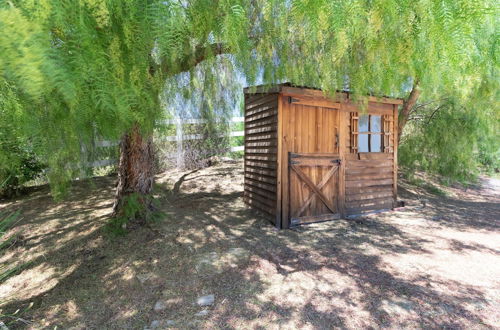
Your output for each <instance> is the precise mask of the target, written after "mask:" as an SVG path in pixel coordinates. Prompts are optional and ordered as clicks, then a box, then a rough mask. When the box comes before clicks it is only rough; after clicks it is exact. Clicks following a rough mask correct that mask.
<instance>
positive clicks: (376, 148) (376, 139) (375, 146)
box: [370, 134, 382, 152]
mask: <svg viewBox="0 0 500 330" xmlns="http://www.w3.org/2000/svg"><path fill="white" fill-rule="evenodd" d="M370 138H371V140H370V142H371V145H370V147H371V149H372V150H370V151H371V152H381V151H382V144H381V140H382V136H380V135H379V134H372V135H371V136H370Z"/></svg>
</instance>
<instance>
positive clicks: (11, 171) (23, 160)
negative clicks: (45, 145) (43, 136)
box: [0, 81, 44, 198]
mask: <svg viewBox="0 0 500 330" xmlns="http://www.w3.org/2000/svg"><path fill="white" fill-rule="evenodd" d="M25 115H26V114H25V113H24V112H23V111H22V105H21V104H20V103H19V99H18V98H17V97H16V93H15V90H14V87H13V86H10V85H9V84H7V83H6V82H5V81H3V84H1V85H0V118H2V120H1V121H0V198H1V197H12V196H13V195H15V194H17V193H18V192H19V190H20V189H21V188H22V186H23V184H25V183H26V182H28V181H30V180H33V179H35V178H36V177H38V176H39V175H40V174H41V172H42V170H43V169H44V166H43V164H42V163H41V162H40V160H39V158H38V156H37V146H38V143H37V138H36V137H35V136H32V135H29V134H26V132H24V131H22V125H20V124H19V123H20V122H25V121H26V119H25V118H23V117H24V116H25Z"/></svg>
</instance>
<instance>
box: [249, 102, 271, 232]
mask: <svg viewBox="0 0 500 330" xmlns="http://www.w3.org/2000/svg"><path fill="white" fill-rule="evenodd" d="M277 126H278V94H253V95H250V94H247V95H245V129H244V130H245V162H244V182H245V183H244V187H245V190H244V201H245V203H246V204H247V205H249V206H250V207H252V208H255V209H258V210H260V211H264V212H266V213H268V214H271V215H273V221H274V222H275V221H276V218H275V217H274V216H275V215H276V212H277V203H278V200H277V195H276V193H277V171H276V167H277V165H276V162H277V146H278V135H277V132H276V131H277Z"/></svg>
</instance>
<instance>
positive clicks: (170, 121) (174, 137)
mask: <svg viewBox="0 0 500 330" xmlns="http://www.w3.org/2000/svg"><path fill="white" fill-rule="evenodd" d="M244 121H245V118H244V117H233V118H231V122H232V123H242V122H244ZM206 122H207V121H206V120H205V119H194V118H192V119H180V118H174V119H166V120H162V121H160V122H159V124H161V125H175V126H176V135H171V136H164V137H161V138H159V140H160V141H169V142H180V143H182V141H189V140H201V139H203V138H204V137H203V135H202V134H186V135H184V134H182V131H183V129H182V125H185V124H204V123H206ZM244 135H245V131H234V132H229V136H230V137H237V136H244ZM222 136H225V134H224V135H221V137H222ZM118 144H119V142H118V141H97V142H96V146H97V147H103V148H109V147H116V146H118ZM230 150H231V151H232V152H234V151H244V150H245V146H244V145H242V146H234V147H231V149H230ZM116 162H117V160H116V159H109V158H108V159H101V160H96V161H94V162H92V163H91V164H90V167H94V168H95V167H103V166H108V165H113V164H116Z"/></svg>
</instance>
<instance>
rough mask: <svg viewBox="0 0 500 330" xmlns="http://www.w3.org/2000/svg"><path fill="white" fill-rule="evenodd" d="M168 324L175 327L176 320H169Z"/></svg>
mask: <svg viewBox="0 0 500 330" xmlns="http://www.w3.org/2000/svg"><path fill="white" fill-rule="evenodd" d="M166 325H167V327H173V326H174V325H175V321H174V320H167V322H166Z"/></svg>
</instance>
